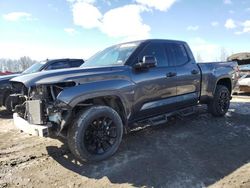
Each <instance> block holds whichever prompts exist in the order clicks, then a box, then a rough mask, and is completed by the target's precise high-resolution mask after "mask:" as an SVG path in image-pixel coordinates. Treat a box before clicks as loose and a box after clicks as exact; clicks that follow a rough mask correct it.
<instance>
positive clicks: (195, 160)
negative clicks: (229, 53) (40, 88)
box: [0, 97, 250, 188]
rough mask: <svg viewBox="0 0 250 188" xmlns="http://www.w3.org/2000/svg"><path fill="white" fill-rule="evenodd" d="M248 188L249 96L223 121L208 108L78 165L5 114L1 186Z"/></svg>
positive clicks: (0, 118) (0, 120) (0, 126)
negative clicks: (96, 160) (109, 154)
mask: <svg viewBox="0 0 250 188" xmlns="http://www.w3.org/2000/svg"><path fill="white" fill-rule="evenodd" d="M134 186H135V187H209V186H211V187H250V97H237V98H234V99H233V101H232V103H231V107H230V111H229V112H228V113H227V115H226V117H224V118H213V117H212V116H211V115H209V114H207V113H206V110H204V108H198V109H197V112H196V113H195V114H193V115H190V116H188V117H185V118H183V119H179V118H177V119H174V120H172V121H171V122H169V123H167V124H166V125H161V126H157V127H148V128H146V129H143V130H140V131H136V132H133V133H130V134H129V135H126V136H124V139H123V142H122V144H121V147H120V149H119V151H118V152H117V153H116V154H115V155H114V156H113V157H112V158H110V159H108V160H106V161H103V162H100V163H96V164H79V163H78V162H77V161H75V159H74V158H73V156H72V155H71V153H70V152H69V150H68V149H67V146H66V145H65V144H63V143H61V142H60V141H57V140H52V139H49V138H46V139H45V138H39V137H34V136H30V135H27V134H24V133H20V132H18V131H17V130H15V128H14V126H13V123H12V120H11V116H8V115H6V113H5V112H4V111H3V110H2V111H1V112H0V187H46V188H47V187H134Z"/></svg>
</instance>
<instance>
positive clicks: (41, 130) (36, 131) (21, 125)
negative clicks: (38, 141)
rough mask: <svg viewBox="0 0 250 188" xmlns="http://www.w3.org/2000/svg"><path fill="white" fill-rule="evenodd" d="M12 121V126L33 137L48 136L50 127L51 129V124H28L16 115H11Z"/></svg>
mask: <svg viewBox="0 0 250 188" xmlns="http://www.w3.org/2000/svg"><path fill="white" fill-rule="evenodd" d="M13 120H14V124H15V126H16V128H17V129H19V130H21V131H23V132H25V133H28V134H31V135H34V136H40V137H48V136H50V132H51V127H52V125H51V124H48V125H35V124H30V123H29V122H28V121H26V120H25V119H23V118H21V117H20V116H19V115H18V114H17V113H14V114H13Z"/></svg>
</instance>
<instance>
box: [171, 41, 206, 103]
mask: <svg viewBox="0 0 250 188" xmlns="http://www.w3.org/2000/svg"><path fill="white" fill-rule="evenodd" d="M166 51H167V55H168V57H169V59H170V62H171V66H175V68H176V73H177V74H176V87H177V103H176V105H177V106H178V107H184V106H190V105H193V104H197V102H198V100H199V96H200V80H201V73H200V69H199V67H198V65H197V64H196V62H195V60H194V58H193V55H192V54H191V51H190V49H189V47H188V46H187V45H186V44H184V43H172V44H166Z"/></svg>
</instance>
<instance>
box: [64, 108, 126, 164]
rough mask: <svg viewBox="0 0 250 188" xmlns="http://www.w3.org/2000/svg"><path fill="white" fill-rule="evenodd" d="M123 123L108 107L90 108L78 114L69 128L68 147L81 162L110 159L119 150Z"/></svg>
mask: <svg viewBox="0 0 250 188" xmlns="http://www.w3.org/2000/svg"><path fill="white" fill-rule="evenodd" d="M122 135H123V123H122V120H121V117H120V116H119V114H118V113H117V112H116V111H115V110H113V109H112V108H110V107H108V106H92V107H90V108H88V109H86V110H85V111H82V112H80V113H79V114H78V115H77V117H76V119H75V121H74V122H73V125H72V126H71V127H69V129H68V134H67V139H68V146H69V149H70V151H71V152H72V153H73V155H74V156H75V157H76V158H77V159H79V160H80V161H82V162H87V161H88V162H97V161H101V160H104V159H107V158H109V157H111V156H112V155H113V154H114V153H115V152H116V151H117V149H118V148H119V145H120V143H121V140H122Z"/></svg>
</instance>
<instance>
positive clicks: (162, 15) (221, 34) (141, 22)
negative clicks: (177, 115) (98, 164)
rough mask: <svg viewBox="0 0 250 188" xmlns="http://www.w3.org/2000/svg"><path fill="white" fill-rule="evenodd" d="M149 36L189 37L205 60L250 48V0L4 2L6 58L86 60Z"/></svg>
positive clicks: (0, 46) (0, 38)
mask: <svg viewBox="0 0 250 188" xmlns="http://www.w3.org/2000/svg"><path fill="white" fill-rule="evenodd" d="M147 38H160V39H174V40H184V41H187V42H188V44H189V45H190V47H191V49H192V50H193V52H194V56H195V57H198V56H199V61H201V60H202V61H219V60H221V54H222V52H223V53H224V54H225V53H226V54H227V55H230V54H232V53H238V52H250V0H209V1H201V0H42V1H37V0H22V1H21V0H0V58H11V59H17V58H19V57H21V56H29V57H31V58H32V59H35V60H44V59H46V58H49V59H53V58H67V57H68V58H84V59H87V58H89V57H90V56H91V55H93V54H94V53H95V52H97V51H99V50H101V49H103V48H105V47H108V46H110V45H113V44H116V43H121V42H125V41H133V40H140V39H147Z"/></svg>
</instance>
